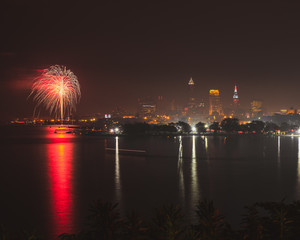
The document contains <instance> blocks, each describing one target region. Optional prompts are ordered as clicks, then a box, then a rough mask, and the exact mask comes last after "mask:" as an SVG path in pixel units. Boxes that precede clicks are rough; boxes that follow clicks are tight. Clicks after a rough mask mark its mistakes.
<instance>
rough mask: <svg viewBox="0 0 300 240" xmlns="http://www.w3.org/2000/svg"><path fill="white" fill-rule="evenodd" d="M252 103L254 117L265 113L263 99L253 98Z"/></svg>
mask: <svg viewBox="0 0 300 240" xmlns="http://www.w3.org/2000/svg"><path fill="white" fill-rule="evenodd" d="M250 104H251V116H252V117H260V116H262V115H263V102H262V101H261V100H253V101H252V102H251V103H250Z"/></svg>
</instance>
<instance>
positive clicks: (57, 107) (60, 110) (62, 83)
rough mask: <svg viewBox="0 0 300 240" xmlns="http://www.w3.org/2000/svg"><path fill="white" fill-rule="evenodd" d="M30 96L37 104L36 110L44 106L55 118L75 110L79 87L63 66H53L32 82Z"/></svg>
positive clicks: (74, 77) (70, 72)
mask: <svg viewBox="0 0 300 240" xmlns="http://www.w3.org/2000/svg"><path fill="white" fill-rule="evenodd" d="M30 95H34V97H33V100H34V101H36V102H37V105H36V108H37V107H39V106H40V105H44V106H45V107H46V109H47V110H49V111H50V114H52V113H54V114H55V116H56V117H58V116H59V115H60V118H61V120H63V119H64V115H66V114H70V113H71V111H72V110H76V109H75V107H76V103H78V101H79V99H80V95H81V93H80V85H79V82H78V79H77V77H76V76H75V74H74V73H73V72H72V71H71V70H68V69H67V68H66V67H65V66H59V65H54V66H50V67H49V68H47V69H44V70H43V71H42V73H41V75H40V76H39V77H38V78H36V79H35V80H34V83H33V85H32V91H31V93H30Z"/></svg>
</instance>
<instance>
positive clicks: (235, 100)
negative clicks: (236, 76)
mask: <svg viewBox="0 0 300 240" xmlns="http://www.w3.org/2000/svg"><path fill="white" fill-rule="evenodd" d="M238 102H239V95H238V92H237V86H236V85H234V91H233V104H234V105H235V106H237V105H238Z"/></svg>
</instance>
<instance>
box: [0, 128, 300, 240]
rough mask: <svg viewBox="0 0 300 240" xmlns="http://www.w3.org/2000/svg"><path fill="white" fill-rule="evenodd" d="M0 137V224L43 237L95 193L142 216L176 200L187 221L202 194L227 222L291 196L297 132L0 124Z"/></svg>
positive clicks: (299, 184)
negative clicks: (67, 129) (250, 207)
mask: <svg viewBox="0 0 300 240" xmlns="http://www.w3.org/2000/svg"><path fill="white" fill-rule="evenodd" d="M0 143H1V144H0V150H1V160H0V186H1V187H0V189H1V198H0V213H1V214H0V224H1V223H2V224H3V225H5V226H6V228H8V229H10V228H12V229H21V228H26V229H37V230H38V231H39V232H40V233H41V234H42V235H43V236H48V237H49V238H50V239H51V238H52V239H53V236H55V235H58V234H60V233H63V232H69V233H73V232H75V233H76V232H78V231H79V230H80V229H82V228H84V226H85V223H86V222H87V221H86V217H87V216H88V215H89V204H90V203H92V202H93V201H94V200H97V199H102V200H103V201H112V202H118V203H119V207H120V211H121V214H122V215H125V214H126V213H127V212H129V211H131V210H132V209H134V210H135V211H137V212H138V213H140V215H142V216H143V217H144V218H146V219H149V218H151V216H152V213H153V209H155V208H157V207H160V206H162V205H163V204H169V203H173V204H179V205H181V206H182V209H183V210H184V213H185V215H186V219H187V221H189V222H192V221H193V220H194V219H195V218H194V209H195V205H196V203H197V202H198V201H199V200H202V199H204V198H207V199H211V200H213V201H214V202H215V205H216V206H217V207H218V208H219V209H220V210H221V212H222V213H223V214H224V215H225V216H226V219H227V220H229V222H230V223H232V224H233V226H234V227H238V224H239V222H240V215H241V214H242V213H243V207H244V206H245V205H247V204H252V203H254V202H257V201H280V200H281V199H283V198H284V197H285V198H286V199H287V201H292V200H296V199H300V166H299V161H300V139H299V138H298V137H283V136H281V137H278V136H262V135H239V136H237V135H235V136H227V137H225V136H217V137H214V136H182V137H176V138H173V137H171V138H169V137H158V136H156V137H138V138H131V137H123V136H121V137H91V136H90V137H88V136H75V135H72V134H55V133H54V130H53V128H49V127H4V128H1V133H0ZM105 148H116V149H119V152H118V151H116V152H110V151H106V150H105ZM121 149H136V150H145V151H146V152H147V154H143V155H136V154H135V155H130V154H123V152H122V150H121Z"/></svg>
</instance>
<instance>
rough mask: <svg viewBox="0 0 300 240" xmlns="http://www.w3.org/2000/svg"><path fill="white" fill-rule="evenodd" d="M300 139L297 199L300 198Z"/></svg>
mask: <svg viewBox="0 0 300 240" xmlns="http://www.w3.org/2000/svg"><path fill="white" fill-rule="evenodd" d="M299 188H300V137H298V161H297V191H296V199H299V198H300V194H299V192H300V189H299Z"/></svg>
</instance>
